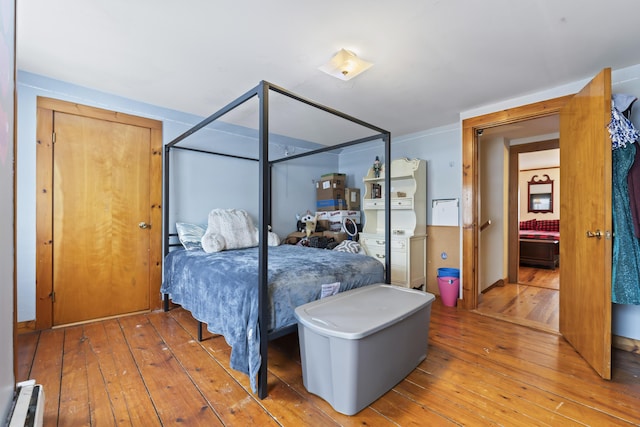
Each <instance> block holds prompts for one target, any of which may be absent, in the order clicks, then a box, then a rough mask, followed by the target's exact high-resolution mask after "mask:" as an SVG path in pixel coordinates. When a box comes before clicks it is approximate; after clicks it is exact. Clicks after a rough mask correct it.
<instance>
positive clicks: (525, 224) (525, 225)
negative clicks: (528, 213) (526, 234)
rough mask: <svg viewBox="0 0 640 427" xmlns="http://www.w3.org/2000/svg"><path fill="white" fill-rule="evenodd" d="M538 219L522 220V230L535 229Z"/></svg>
mask: <svg viewBox="0 0 640 427" xmlns="http://www.w3.org/2000/svg"><path fill="white" fill-rule="evenodd" d="M535 229H536V220H535V219H530V220H528V221H520V230H535Z"/></svg>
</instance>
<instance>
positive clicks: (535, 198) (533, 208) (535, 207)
mask: <svg viewBox="0 0 640 427" xmlns="http://www.w3.org/2000/svg"><path fill="white" fill-rule="evenodd" d="M528 184H529V197H527V200H528V201H529V210H528V212H533V213H545V212H553V180H552V179H551V178H550V177H549V175H547V174H544V175H542V178H538V175H534V176H533V177H532V178H531V181H529V183H528Z"/></svg>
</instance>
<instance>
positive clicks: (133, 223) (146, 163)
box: [36, 99, 162, 329]
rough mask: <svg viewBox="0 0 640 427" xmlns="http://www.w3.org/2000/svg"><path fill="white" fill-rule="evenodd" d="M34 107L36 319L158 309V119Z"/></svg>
mask: <svg viewBox="0 0 640 427" xmlns="http://www.w3.org/2000/svg"><path fill="white" fill-rule="evenodd" d="M38 105H39V108H38V132H37V133H38V142H39V144H38V154H37V157H38V159H37V163H38V172H37V179H36V180H37V182H38V186H39V187H41V190H40V191H39V192H38V194H39V196H38V199H37V211H38V215H37V216H38V220H37V225H36V228H37V233H36V234H37V237H38V244H39V245H38V248H37V257H38V265H37V273H36V278H37V289H36V295H37V302H36V316H37V319H36V327H37V328H40V329H41V328H46V327H50V326H54V325H62V324H69V323H75V322H82V321H87V320H92V319H98V318H104V317H110V316H115V315H121V314H126V313H132V312H139V311H146V310H150V309H154V308H158V307H159V306H160V295H159V287H160V277H161V250H162V247H161V246H162V244H161V205H160V203H159V200H160V198H161V182H162V181H161V176H162V171H161V169H162V162H161V158H162V155H161V150H160V147H161V145H162V137H161V134H160V123H159V122H156V121H153V120H148V119H142V118H136V117H133V116H127V115H124V114H121V113H113V112H108V111H105V110H99V109H94V108H91V107H83V106H78V105H75V104H68V103H64V102H62V101H55V100H46V99H39V100H38ZM45 107H47V108H45ZM47 138H51V145H49V144H47V143H45V141H48V139H47Z"/></svg>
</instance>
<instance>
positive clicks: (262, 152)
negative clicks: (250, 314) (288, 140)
mask: <svg viewBox="0 0 640 427" xmlns="http://www.w3.org/2000/svg"><path fill="white" fill-rule="evenodd" d="M272 92H273V93H277V94H279V95H283V96H284V97H287V99H291V100H293V101H295V102H298V103H302V104H304V105H305V106H307V107H312V108H314V109H318V110H320V111H322V112H324V113H328V114H329V115H332V116H335V117H337V118H339V119H343V120H346V121H348V122H351V124H356V125H360V126H362V127H363V128H365V129H366V130H367V132H369V131H373V133H374V134H373V135H372V136H367V137H364V138H358V139H353V140H348V141H344V142H339V141H336V142H337V143H336V144H334V145H326V146H321V147H320V148H316V149H311V150H310V151H307V152H304V153H299V154H295V155H288V156H286V157H282V158H277V159H273V160H270V158H269V142H270V141H269V137H270V121H269V120H270V119H269V118H270V111H269V110H270V94H272ZM256 97H257V101H258V110H259V111H258V130H257V131H258V144H259V148H258V156H257V158H254V157H244V156H238V155H233V154H227V153H222V152H219V151H217V150H214V149H212V150H207V149H204V150H203V149H201V148H193V147H189V146H188V144H186V143H185V141H186V140H187V138H188V137H189V136H191V135H192V134H194V133H196V132H198V131H199V130H201V129H203V128H205V127H207V126H208V125H210V124H211V123H213V122H215V121H217V120H220V119H221V118H222V117H223V116H225V114H227V113H229V112H230V111H232V110H234V109H236V108H237V107H239V106H240V105H243V104H245V103H246V102H247V101H249V100H251V99H254V98H256ZM254 101H255V99H254ZM296 105H297V104H296ZM220 121H221V122H222V120H220ZM372 141H382V142H383V143H384V163H385V165H386V166H385V167H384V173H385V178H386V179H385V181H384V185H385V192H384V197H385V233H386V236H387V238H386V239H385V255H386V256H385V260H384V264H385V270H384V273H383V274H384V279H385V282H386V283H390V273H389V272H390V271H391V270H390V268H391V266H390V262H391V242H390V238H389V236H390V232H389V231H390V229H391V213H390V205H391V203H390V194H391V188H390V171H391V167H390V158H391V147H390V144H391V135H390V132H388V131H386V130H384V129H381V128H379V127H377V126H374V125H371V124H368V123H366V122H364V121H362V120H359V119H356V118H354V117H352V116H349V115H347V114H345V113H342V112H340V111H337V110H334V109H332V108H329V107H326V106H324V105H321V104H318V103H316V102H314V101H311V100H309V99H306V98H303V97H301V96H298V95H296V94H294V93H292V92H290V91H288V90H285V89H283V88H281V87H279V86H276V85H274V84H271V83H269V82H266V81H261V82H260V83H259V84H258V85H257V86H255V87H254V88H253V89H251V90H249V91H248V92H246V93H245V94H243V95H242V96H240V97H238V98H237V99H235V100H234V101H233V102H231V103H229V104H227V105H226V106H225V107H223V108H222V109H220V110H219V111H217V112H216V113H214V114H212V115H210V116H209V117H207V118H206V119H204V120H202V121H201V122H200V123H198V124H196V125H195V126H193V127H192V128H190V129H189V130H187V131H186V132H184V133H183V134H181V135H180V136H178V137H177V138H175V139H174V140H172V141H171V142H169V143H167V144H166V145H165V148H164V196H163V197H164V200H163V226H164V254H165V258H166V257H167V255H168V254H169V252H170V249H171V247H172V246H178V245H179V244H174V243H172V242H171V241H170V239H174V238H175V236H176V234H174V233H170V231H169V230H170V219H172V218H169V216H170V210H169V206H170V202H171V201H170V200H169V195H170V186H171V184H172V183H171V182H170V181H171V179H176V178H177V176H176V177H174V178H171V177H170V168H171V155H170V153H171V151H172V150H190V151H196V152H202V153H207V154H212V155H218V156H229V157H233V158H235V159H243V160H247V161H252V162H257V164H258V177H259V190H258V198H259V200H258V202H259V208H258V224H257V228H258V236H259V243H258V248H257V250H258V264H257V265H258V273H257V277H258V298H257V301H258V327H257V328H258V331H259V335H260V338H259V339H260V345H259V351H260V357H261V364H260V367H259V371H258V375H257V393H258V396H259V397H260V398H261V399H263V398H265V397H266V396H267V343H268V341H269V340H272V339H275V338H278V337H280V336H283V335H286V334H288V333H291V332H294V331H295V330H296V329H297V325H296V324H293V325H289V326H287V327H285V328H283V329H280V330H274V331H269V330H268V329H267V321H266V320H265V319H267V316H268V315H269V314H268V311H267V303H268V298H269V293H268V287H267V285H268V279H267V277H268V252H269V246H268V225H269V224H271V215H272V213H271V207H272V205H271V203H272V200H271V190H272V187H271V185H272V180H271V169H272V166H273V165H275V164H277V163H280V162H287V161H291V160H293V159H296V158H300V157H305V156H312V155H315V154H319V153H323V152H329V151H332V150H338V149H343V148H346V147H349V146H353V145H356V144H362V143H366V142H372ZM172 220H173V221H175V219H172ZM376 262H377V261H376ZM165 263H166V261H165ZM163 298H164V309H165V311H166V310H168V309H169V295H168V294H167V293H165V294H164V295H163ZM184 308H185V309H187V310H190V309H189V307H184Z"/></svg>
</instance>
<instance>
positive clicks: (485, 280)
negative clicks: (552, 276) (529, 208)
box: [478, 137, 509, 292]
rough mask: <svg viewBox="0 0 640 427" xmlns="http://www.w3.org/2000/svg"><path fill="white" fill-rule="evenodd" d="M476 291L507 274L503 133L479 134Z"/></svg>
mask: <svg viewBox="0 0 640 427" xmlns="http://www.w3.org/2000/svg"><path fill="white" fill-rule="evenodd" d="M479 145H480V171H479V176H480V221H479V222H480V225H482V224H484V223H485V222H486V221H488V220H491V225H490V226H488V227H487V228H485V230H484V231H482V232H480V260H479V265H480V271H479V274H478V275H479V282H480V283H479V289H478V291H479V292H482V291H483V290H485V289H486V288H488V287H489V286H491V285H492V284H494V283H495V282H497V281H498V280H501V279H504V278H505V277H506V276H507V256H506V254H507V239H506V235H507V226H508V213H507V210H508V199H507V195H508V193H507V184H508V178H507V177H508V165H509V162H508V160H509V158H508V141H507V140H505V138H503V137H494V138H490V139H489V138H482V137H481V138H480V142H479Z"/></svg>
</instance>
